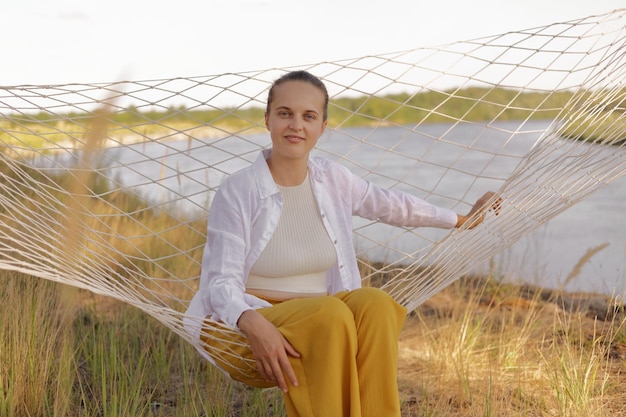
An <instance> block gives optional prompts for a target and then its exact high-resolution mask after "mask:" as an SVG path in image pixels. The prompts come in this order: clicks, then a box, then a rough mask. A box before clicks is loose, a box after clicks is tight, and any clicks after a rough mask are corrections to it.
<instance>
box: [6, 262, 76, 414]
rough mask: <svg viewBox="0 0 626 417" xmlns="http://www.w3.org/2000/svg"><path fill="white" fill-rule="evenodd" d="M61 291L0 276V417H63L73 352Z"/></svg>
mask: <svg viewBox="0 0 626 417" xmlns="http://www.w3.org/2000/svg"><path fill="white" fill-rule="evenodd" d="M63 290H64V288H63V287H60V286H58V285H55V284H53V283H50V282H47V281H44V280H40V279H36V278H32V277H28V276H24V275H21V274H18V273H12V272H8V273H3V274H2V276H0V306H2V308H0V415H1V416H7V417H21V416H30V417H43V416H57V415H58V416H63V415H68V414H69V411H70V406H71V402H72V386H73V383H74V378H73V372H72V370H73V366H74V361H73V358H74V350H73V343H72V341H73V332H72V328H71V325H70V324H71V319H72V317H70V312H68V311H67V310H66V309H64V308H63V307H62V306H61V305H60V303H59V300H60V292H62V291H63Z"/></svg>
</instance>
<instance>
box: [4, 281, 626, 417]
mask: <svg viewBox="0 0 626 417" xmlns="http://www.w3.org/2000/svg"><path fill="white" fill-rule="evenodd" d="M558 299H559V298H558V297H557V296H556V295H555V294H551V295H550V296H546V295H545V292H542V291H540V290H533V291H532V292H531V293H529V291H528V288H527V287H521V286H520V287H518V286H513V285H502V284H498V283H494V282H493V281H491V280H488V279H487V280H485V279H469V278H467V279H463V280H460V281H459V282H458V283H456V284H454V285H452V286H451V287H449V288H447V289H445V290H444V291H443V292H441V293H440V294H439V295H437V296H435V297H434V298H433V299H432V300H429V302H427V303H425V304H424V305H423V306H421V307H420V308H419V309H417V310H416V311H415V312H413V313H412V314H411V315H410V316H409V318H408V320H407V325H406V328H405V329H404V332H403V334H402V336H401V342H400V357H401V359H400V366H399V383H400V390H401V397H402V401H403V410H404V411H403V416H405V417H408V416H504V415H506V416H563V417H565V416H568V417H570V416H572V417H573V416H581V417H582V416H585V417H590V416H607V415H611V416H618V415H624V414H625V413H626V394H624V393H623V389H622V386H623V381H622V372H623V371H624V367H625V359H626V344H625V343H624V342H625V341H626V333H625V331H624V320H625V319H624V316H623V313H622V312H621V311H619V310H616V309H615V308H612V307H611V305H609V304H607V307H608V310H607V312H615V311H617V314H607V315H605V316H597V315H596V316H593V315H591V314H589V312H586V311H584V310H581V309H579V310H576V311H567V310H564V309H562V308H560V307H559V306H558ZM0 305H1V306H2V308H0V323H1V326H2V327H1V330H2V331H1V332H0V347H1V350H0V363H1V364H2V367H1V368H0V415H1V416H7V417H21V416H31V417H39V416H42V417H43V416H180V417H184V416H280V415H284V411H283V406H282V398H281V396H280V393H279V392H277V391H276V390H272V389H270V390H257V389H253V388H249V387H246V386H243V385H242V384H239V383H234V382H231V381H230V380H228V379H227V378H226V377H224V376H223V375H222V374H221V373H220V372H219V371H218V370H217V369H216V368H214V367H212V366H210V365H208V364H207V363H206V362H205V361H203V360H202V359H201V358H200V357H199V355H198V354H197V352H196V351H195V350H194V349H193V348H192V347H191V346H190V345H189V344H188V343H186V342H185V341H183V340H182V339H180V338H179V337H178V336H176V335H175V334H174V333H172V332H171V331H169V330H168V329H167V328H165V327H164V326H163V325H161V324H159V323H157V322H156V321H154V320H152V319H151V318H150V317H149V316H148V315H146V314H144V313H142V312H140V311H139V310H137V309H135V308H133V307H130V306H127V305H125V304H123V303H120V302H118V301H115V300H110V299H107V298H103V297H100V296H97V295H94V294H92V293H89V292H83V291H79V290H76V289H74V288H68V287H65V286H62V285H60V284H56V283H53V282H48V281H45V280H41V279H38V278H33V277H29V276H24V275H21V274H18V273H12V272H4V273H2V275H1V276H0Z"/></svg>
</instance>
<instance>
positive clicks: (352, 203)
mask: <svg viewBox="0 0 626 417" xmlns="http://www.w3.org/2000/svg"><path fill="white" fill-rule="evenodd" d="M270 152H271V151H270V150H264V151H262V152H261V155H259V157H258V159H257V160H256V161H255V162H254V163H253V164H252V165H250V166H249V167H247V168H244V169H243V170H241V171H239V172H236V173H234V174H232V175H231V176H229V177H228V178H226V179H225V180H224V182H223V183H222V184H221V186H220V187H219V189H218V191H217V193H216V195H215V198H214V200H213V203H212V206H211V209H210V212H209V218H208V227H207V243H206V246H205V249H204V254H203V257H202V269H201V274H200V288H199V290H198V292H197V293H196V295H195V296H194V297H193V299H192V300H191V303H190V305H189V308H188V309H187V311H186V313H185V316H187V317H188V319H187V320H186V328H187V330H188V331H191V332H192V335H193V337H194V338H197V337H198V336H199V332H200V326H201V323H202V319H203V318H204V317H206V316H212V318H213V320H215V321H221V322H223V323H225V324H227V325H229V326H232V327H236V325H237V320H238V319H239V316H241V314H242V313H243V312H244V311H246V310H249V309H257V308H261V307H269V306H270V304H269V303H267V302H266V301H264V300H261V299H259V298H257V297H255V296H253V295H250V294H247V293H246V280H247V277H248V274H249V272H250V269H251V268H252V266H253V265H254V263H255V262H256V260H257V258H258V257H259V255H260V254H261V252H262V251H263V249H264V248H265V246H266V244H267V242H268V241H269V240H270V238H271V236H272V234H273V232H274V230H275V229H276V225H277V224H278V219H279V218H280V214H281V210H282V205H283V202H282V198H281V194H280V192H279V190H278V187H277V186H276V184H275V183H274V180H273V178H272V175H271V173H270V170H269V167H268V165H267V162H266V159H267V158H268V157H269V155H270ZM308 165H309V176H310V178H311V183H312V187H313V193H314V195H315V199H316V201H317V204H318V207H319V209H320V211H321V213H320V214H321V216H322V220H323V222H324V226H325V228H326V230H327V231H328V235H329V236H330V238H331V240H332V241H333V243H334V244H335V248H336V251H337V263H336V264H335V266H334V267H332V268H331V269H330V270H329V271H328V273H327V279H326V286H327V290H328V293H329V294H334V293H336V292H339V291H342V290H353V289H356V288H360V287H361V275H360V273H359V269H358V266H357V259H356V254H355V249H354V244H353V241H352V217H353V216H360V217H364V218H366V219H370V220H379V221H381V222H384V223H387V224H391V225H396V226H407V227H419V226H428V227H439V228H453V227H454V226H455V225H456V222H457V215H456V213H454V212H453V211H451V210H448V209H443V208H439V207H436V206H433V205H432V204H430V203H427V202H426V201H424V200H421V199H419V198H417V197H414V196H412V195H410V194H407V193H404V192H400V191H395V190H387V189H383V188H380V187H377V186H376V185H374V184H372V183H371V182H369V181H366V180H364V179H363V178H361V177H359V176H357V175H355V174H353V173H352V172H351V171H349V170H348V168H346V167H344V166H342V165H339V164H337V163H335V162H332V161H329V160H327V159H323V158H318V157H312V158H310V159H309V164H308ZM192 318H196V320H190V319H192Z"/></svg>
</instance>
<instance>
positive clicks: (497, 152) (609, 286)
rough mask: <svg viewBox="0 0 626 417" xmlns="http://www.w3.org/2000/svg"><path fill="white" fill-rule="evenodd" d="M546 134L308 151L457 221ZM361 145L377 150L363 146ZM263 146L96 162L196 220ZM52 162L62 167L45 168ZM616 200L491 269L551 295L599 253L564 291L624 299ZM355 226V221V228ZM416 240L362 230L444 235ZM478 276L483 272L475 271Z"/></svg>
mask: <svg viewBox="0 0 626 417" xmlns="http://www.w3.org/2000/svg"><path fill="white" fill-rule="evenodd" d="M546 127H547V123H546V122H527V123H525V124H524V125H523V126H520V122H501V123H497V124H494V125H492V126H490V127H485V126H482V125H472V124H465V125H458V126H456V127H454V128H452V126H451V125H428V126H424V127H420V129H419V133H416V132H410V131H408V130H406V129H401V128H397V127H389V128H380V129H368V128H354V129H346V130H342V131H329V132H327V134H326V135H325V136H324V137H323V138H322V139H320V143H319V144H318V147H317V149H316V151H315V153H316V154H319V155H322V156H325V157H328V158H331V159H336V160H339V161H341V163H343V164H346V165H347V166H348V167H349V168H350V169H352V170H353V171H355V172H356V173H358V174H359V175H363V176H366V177H367V178H369V179H371V180H372V181H375V182H376V183H378V184H380V185H382V186H388V187H397V188H399V189H403V190H405V191H408V192H411V193H414V194H416V195H418V196H420V197H423V198H426V199H427V200H429V201H431V202H433V203H434V204H438V205H441V206H443V207H449V208H452V209H454V210H456V211H458V212H461V213H465V212H467V210H468V209H469V206H468V205H467V204H465V203H459V202H458V199H463V200H464V201H465V202H473V201H475V199H476V198H478V197H479V196H480V195H482V194H483V193H484V192H485V191H487V190H497V189H498V188H499V187H500V186H501V185H502V184H503V183H504V180H505V179H506V178H508V177H509V176H510V174H511V173H512V172H513V170H514V169H515V168H516V167H517V165H518V163H519V161H520V160H521V158H522V157H523V156H524V155H526V153H527V152H528V151H529V149H531V148H532V146H533V145H534V144H535V143H536V141H537V140H538V139H539V137H540V136H541V134H542V132H544V130H545V128H546ZM520 130H523V131H524V132H525V133H519V131H520ZM515 132H518V133H515ZM514 133H515V134H514ZM440 139H443V140H444V143H442V142H441V140H440ZM361 140H366V141H367V142H369V143H371V144H373V145H375V146H379V148H372V147H362V146H360V143H361ZM207 144H210V145H211V146H207ZM269 144H270V141H269V138H268V135H267V134H260V135H256V136H250V137H248V138H247V141H243V140H241V139H239V138H226V139H224V140H221V141H218V142H216V141H215V140H213V139H211V140H206V141H205V140H199V139H194V140H189V141H179V142H165V143H157V142H154V143H144V144H138V145H133V146H130V147H127V148H114V149H108V150H106V151H105V152H104V154H103V155H104V159H103V161H102V162H103V163H104V164H105V165H106V166H108V175H109V176H112V177H113V178H115V180H116V181H118V182H120V183H121V184H123V185H124V186H126V187H129V189H130V190H131V191H134V192H136V193H137V194H139V195H141V196H142V197H144V198H147V199H150V200H152V201H163V200H171V201H172V202H171V203H169V204H168V208H170V209H172V210H174V211H185V212H190V211H191V212H194V211H196V212H200V215H202V216H204V215H206V210H207V209H208V207H209V206H210V201H211V198H212V195H213V193H214V188H215V187H217V186H218V185H219V184H220V182H221V181H222V179H223V178H224V176H226V175H228V174H229V173H232V172H234V171H236V170H238V169H240V168H242V167H244V166H246V165H248V164H249V163H250V161H253V160H254V159H255V158H256V157H257V154H258V149H259V147H260V146H268V145H269ZM435 144H436V146H435ZM364 149H366V151H364ZM390 149H391V150H390ZM146 155H147V157H148V158H146ZM57 163H62V164H67V163H68V161H65V162H59V160H56V161H54V164H57ZM40 164H44V165H45V164H46V163H44V162H40ZM207 165H210V167H207ZM370 170H375V171H376V172H377V173H378V174H373V173H372V172H371V171H370ZM398 179H400V180H401V181H400V182H398ZM452 196H454V197H452ZM625 200H626V177H622V178H620V179H618V180H616V181H614V182H613V183H611V184H609V185H608V186H606V187H605V188H603V189H600V190H599V191H597V192H596V193H594V194H592V195H591V196H590V197H588V198H587V199H586V200H583V201H582V202H580V203H578V204H577V205H575V206H574V207H572V208H570V209H568V210H566V211H565V212H564V213H562V214H560V215H559V216H557V217H555V218H554V219H552V220H551V221H550V222H548V223H547V224H545V225H543V226H541V227H540V228H539V229H537V230H535V231H534V232H531V233H530V234H528V235H527V236H526V237H525V238H523V239H522V240H521V241H519V242H517V243H516V244H514V245H513V246H512V247H511V248H510V249H508V250H506V251H504V252H503V253H502V254H500V255H498V257H497V258H496V260H495V261H496V265H498V268H499V270H500V271H501V272H502V274H504V275H506V277H507V279H508V280H511V281H516V282H528V283H531V284H538V285H541V286H543V287H550V288H557V287H560V286H561V285H562V284H563V283H564V282H565V279H566V277H568V275H570V273H571V272H572V271H573V270H574V269H575V268H576V266H577V264H578V262H579V261H580V260H581V259H583V257H584V256H585V254H587V252H588V251H589V250H592V249H594V248H602V249H601V250H598V252H597V253H595V254H594V255H593V256H591V257H590V258H589V259H587V260H586V262H584V264H583V265H580V270H579V272H578V273H577V274H576V276H575V278H573V279H572V280H571V281H570V282H568V285H567V286H566V287H565V288H566V289H568V290H571V291H595V292H602V293H606V294H620V295H621V294H623V293H626V260H625V259H626V220H625V216H624V202H625ZM362 224H364V223H363V222H360V221H359V220H358V219H356V220H355V226H356V227H359V226H360V225H362ZM423 232H424V233H425V236H426V242H420V241H416V240H415V237H414V236H413V235H411V234H407V233H402V231H400V232H399V231H398V229H397V228H389V227H387V226H384V225H380V226H378V225H377V226H375V227H372V228H370V229H367V230H366V233H367V234H368V236H369V237H370V238H371V239H372V240H374V241H385V242H387V243H388V244H389V245H392V246H393V245H396V246H397V247H398V248H399V249H400V250H401V251H405V252H411V251H412V250H413V249H412V248H414V247H415V246H416V245H417V246H419V245H424V244H427V243H428V240H430V241H434V240H437V239H438V238H441V237H442V236H443V235H444V233H446V232H445V231H438V230H432V229H430V230H423ZM420 233H422V231H420ZM356 244H357V247H358V248H359V249H360V250H363V251H364V253H367V254H368V257H369V258H370V259H371V260H377V259H375V257H376V256H381V257H383V258H385V259H387V260H389V255H388V254H386V253H381V252H380V251H378V250H379V249H380V248H378V249H376V250H374V249H373V248H372V247H373V246H374V245H372V244H370V243H369V241H368V239H359V240H357V242H356ZM604 245H606V247H604ZM377 251H378V252H377ZM486 268H487V266H484V265H483V266H480V267H479V268H478V270H479V271H480V270H484V269H486Z"/></svg>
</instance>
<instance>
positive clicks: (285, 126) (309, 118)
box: [265, 81, 327, 161]
mask: <svg viewBox="0 0 626 417" xmlns="http://www.w3.org/2000/svg"><path fill="white" fill-rule="evenodd" d="M324 101H325V99H324V94H323V93H322V91H321V90H320V89H319V88H317V87H316V86H314V85H312V84H310V83H308V82H304V81H286V82H284V83H282V84H279V85H277V86H275V87H274V94H273V99H272V102H271V103H270V105H269V112H268V113H266V114H265V126H266V127H267V129H268V130H269V132H270V136H271V137H272V145H273V147H272V160H273V161H276V160H277V158H285V159H305V160H306V159H308V157H309V152H311V150H312V149H313V148H314V147H315V145H316V144H317V140H318V139H319V137H320V136H322V133H324V129H325V128H326V123H327V122H326V121H324V120H323V119H324Z"/></svg>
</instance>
